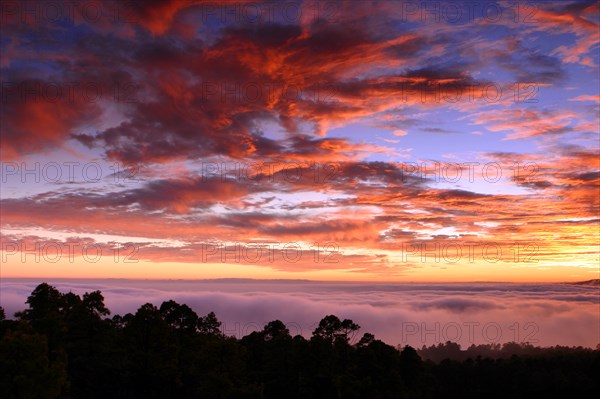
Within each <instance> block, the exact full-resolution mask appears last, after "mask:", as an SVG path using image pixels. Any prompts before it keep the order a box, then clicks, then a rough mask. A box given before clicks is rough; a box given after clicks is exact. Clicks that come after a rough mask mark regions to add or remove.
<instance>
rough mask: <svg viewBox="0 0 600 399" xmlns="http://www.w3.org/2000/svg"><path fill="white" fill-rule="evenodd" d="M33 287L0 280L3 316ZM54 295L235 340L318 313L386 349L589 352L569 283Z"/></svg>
mask: <svg viewBox="0 0 600 399" xmlns="http://www.w3.org/2000/svg"><path fill="white" fill-rule="evenodd" d="M40 282H41V281H39V280H30V279H3V280H2V281H1V282H0V306H2V307H3V308H4V309H5V311H6V314H7V316H8V317H12V315H13V314H14V312H16V311H19V310H22V309H25V308H26V304H25V301H26V299H27V297H28V296H29V294H30V293H31V291H32V290H33V289H34V288H35V286H36V285H37V284H39V283H40ZM46 282H48V283H49V284H52V285H54V286H55V287H57V288H58V289H59V290H60V291H62V292H68V291H72V292H74V293H76V294H83V293H85V292H89V291H94V290H101V291H102V293H103V295H104V297H105V302H106V305H107V306H108V308H109V309H110V310H111V311H112V314H121V315H123V314H125V313H128V312H131V313H134V312H135V310H136V309H137V308H138V307H139V306H140V305H142V304H144V303H146V302H150V303H153V304H155V305H157V306H160V304H161V302H162V301H166V300H169V299H173V300H175V301H177V302H179V303H185V304H187V305H189V306H190V307H191V308H192V309H194V310H195V311H196V312H197V313H198V314H199V315H205V314H207V313H208V312H211V311H214V312H215V313H216V314H217V317H218V318H219V320H221V321H222V323H223V324H222V330H223V332H224V333H225V334H227V335H234V336H237V337H242V336H244V335H247V334H249V333H250V332H252V331H256V330H260V329H262V327H263V326H264V324H265V323H267V322H268V321H271V320H275V319H279V320H281V321H283V322H284V323H286V325H287V326H288V328H289V330H290V333H291V334H292V335H295V334H302V335H303V336H305V337H310V335H311V333H312V331H313V330H314V329H315V327H316V326H317V324H318V322H319V320H321V318H323V317H324V316H326V315H328V314H335V315H337V316H338V317H340V318H349V319H352V320H354V321H355V322H356V323H358V324H359V325H360V326H361V329H360V331H359V332H358V333H357V334H356V335H355V336H354V337H353V341H356V340H358V339H359V338H360V336H362V334H363V333H364V332H370V333H373V334H375V336H376V337H377V338H379V339H381V340H383V341H385V342H387V343H389V344H391V345H412V346H415V347H421V346H422V345H431V344H437V343H439V342H446V341H448V340H450V341H455V342H459V343H460V344H461V345H462V346H463V347H466V346H469V345H470V344H485V343H504V342H509V341H517V342H531V343H532V344H535V345H540V346H553V345H569V346H580V345H581V346H587V347H596V345H597V344H599V343H600V295H599V294H600V288H599V287H589V286H578V285H570V284H508V283H460V284H454V283H451V284H449V283H444V284H442V283H436V284H430V283H426V284H423V283H397V284H396V283H393V284H376V283H330V282H310V281H293V280H288V281H281V280H278V281H261V280H198V281H189V280H169V281H158V280H155V281H150V280H68V279H62V280H60V279H59V280H57V279H54V280H52V279H50V280H48V281H46Z"/></svg>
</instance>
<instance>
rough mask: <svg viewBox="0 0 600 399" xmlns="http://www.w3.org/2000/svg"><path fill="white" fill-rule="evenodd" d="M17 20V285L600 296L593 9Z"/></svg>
mask: <svg viewBox="0 0 600 399" xmlns="http://www.w3.org/2000/svg"><path fill="white" fill-rule="evenodd" d="M0 7H1V8H0V17H1V38H0V50H1V55H0V72H1V82H0V83H1V85H0V88H1V93H0V94H1V101H2V107H1V110H0V117H1V125H0V132H1V145H0V156H1V172H2V173H1V177H2V189H1V193H0V205H1V208H0V216H1V221H0V227H1V237H0V238H1V243H2V245H1V248H0V252H1V253H0V255H1V256H2V265H1V269H0V274H1V276H0V277H2V279H7V278H34V279H37V280H40V279H57V278H72V279H87V278H97V279H111V278H117V279H150V280H153V279H156V280H168V279H218V278H249V279H308V280H318V281H332V282H333V281H338V282H340V281H341V282H358V281H362V282H383V283H400V282H422V283H425V282H437V283H456V282H513V283H534V282H535V283H553V282H572V281H582V280H590V279H597V278H599V277H600V269H599V262H600V256H599V239H600V230H599V229H600V225H599V221H600V215H599V211H600V202H599V198H600V195H599V194H600V185H599V183H600V160H599V157H598V155H599V152H600V141H599V136H598V135H599V100H600V82H599V70H598V65H599V63H600V52H599V51H600V46H599V42H600V41H599V19H600V11H599V6H598V3H597V2H594V1H561V2H538V3H515V2H501V1H500V2H483V1H475V2H460V1H459V2H416V1H415V2H413V1H397V2H391V1H390V2H383V1H379V2H371V1H343V2H329V1H317V2H314V1H302V2H281V3H273V2H266V3H260V2H244V1H237V2H231V3H228V4H227V5H225V6H224V5H220V4H218V3H215V2H200V1H195V0H189V1H188V0H179V1H167V0H165V1H144V2H142V1H135V2H121V1H118V2H117V1H103V2H99V1H96V0H93V1H87V0H83V1H79V2H77V4H76V5H73V3H72V2H61V1H43V2H32V1H18V2H17V1H10V0H7V1H3V2H2V4H1V6H0ZM37 280H36V281H37ZM6 287H7V286H6V285H5V286H4V288H3V291H5V290H6V289H7V288H6ZM440 295H441V294H440ZM496 300H497V298H493V299H490V300H489V301H490V304H492V303H495V302H494V301H496ZM394 301H396V299H394ZM588 305H589V304H588ZM588 305H586V306H588ZM415 306H417V305H415ZM490 306H492V305H490ZM553 306H554V305H553ZM565 306H566V305H565ZM595 306H597V304H595ZM494 309H495V308H494ZM511 309H512V308H511ZM588 311H589V309H588V308H586V310H585V312H588ZM588 320H589V319H588ZM548 328H550V327H548Z"/></svg>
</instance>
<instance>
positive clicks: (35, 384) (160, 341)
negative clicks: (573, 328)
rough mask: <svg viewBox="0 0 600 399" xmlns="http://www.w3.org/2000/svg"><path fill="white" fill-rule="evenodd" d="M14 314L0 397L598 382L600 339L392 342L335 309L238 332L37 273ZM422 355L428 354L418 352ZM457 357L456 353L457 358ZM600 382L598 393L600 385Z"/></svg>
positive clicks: (565, 389) (516, 393)
mask: <svg viewBox="0 0 600 399" xmlns="http://www.w3.org/2000/svg"><path fill="white" fill-rule="evenodd" d="M27 303H28V306H29V307H28V309H26V310H24V311H23V312H19V313H18V314H17V320H6V319H5V315H4V311H2V310H1V308H0V397H1V398H4V399H8V398H19V399H25V398H32V399H34V398H35V399H44V398H77V399H79V398H103V399H104V398H115V399H117V398H140V399H142V398H143V399H150V398H160V399H165V398H223V399H225V398H276V399H284V398H303V399H304V398H373V399H375V398H377V399H383V398H439V397H444V398H459V397H460V398H507V397H510V398H511V399H512V398H534V397H544V396H546V395H548V396H550V397H561V396H562V397H588V396H592V395H594V396H595V395H597V393H598V392H600V387H599V385H600V383H599V382H598V381H599V379H598V378H597V376H598V375H600V350H599V349H596V350H591V349H586V348H566V347H554V348H535V347H533V346H530V345H526V344H514V343H513V344H506V345H504V346H502V347H501V346H498V345H496V346H495V345H483V346H479V347H471V348H469V349H468V350H467V351H461V350H460V348H459V347H458V345H456V344H452V343H447V344H445V345H438V346H435V347H430V348H425V347H424V348H422V349H421V350H420V351H418V352H417V351H416V350H415V349H413V348H411V347H408V346H407V347H404V348H395V347H393V346H390V345H387V344H385V343H384V342H382V341H379V340H377V339H376V338H375V337H374V336H373V335H371V334H368V333H365V334H364V335H362V338H356V339H353V338H354V337H355V333H356V332H357V331H358V329H359V326H358V325H357V324H355V323H354V322H353V321H351V320H340V319H338V318H337V317H336V316H333V315H330V316H326V317H324V318H323V319H322V320H321V322H320V324H319V326H318V327H317V328H316V329H315V331H314V332H313V335H312V337H311V338H310V339H308V340H307V339H305V338H303V337H302V336H299V335H298V336H295V337H292V336H291V335H290V333H289V331H288V330H287V329H286V327H285V325H284V324H283V323H282V322H280V321H278V320H276V321H272V322H270V323H268V324H267V325H266V326H265V327H264V329H263V330H262V331H260V332H253V333H251V334H249V335H247V336H245V337H243V338H242V339H237V338H235V337H227V336H224V335H223V334H222V333H221V330H220V322H219V321H218V319H217V317H216V316H215V315H214V314H213V313H209V314H208V315H206V316H201V317H199V316H198V315H197V314H196V313H194V311H193V310H192V309H191V308H189V307H188V306H186V305H181V304H178V303H176V302H173V301H168V302H163V303H162V305H161V306H160V308H157V307H155V306H154V305H151V304H145V305H142V306H141V307H140V308H139V309H138V310H137V312H136V313H135V314H133V315H132V314H127V315H125V316H118V315H117V316H113V317H112V318H111V317H109V314H110V312H109V310H108V309H107V308H106V307H105V305H104V298H103V297H102V294H101V293H100V292H99V291H95V292H91V293H87V294H84V295H83V297H79V296H78V295H75V294H73V293H60V292H59V291H57V290H56V289H55V288H54V287H51V286H49V285H47V284H41V285H39V286H38V287H37V288H36V289H35V290H34V291H33V292H32V294H31V296H30V297H29V298H28V301H27ZM423 359H427V360H423ZM451 359H452V360H451ZM594 392H596V394H594Z"/></svg>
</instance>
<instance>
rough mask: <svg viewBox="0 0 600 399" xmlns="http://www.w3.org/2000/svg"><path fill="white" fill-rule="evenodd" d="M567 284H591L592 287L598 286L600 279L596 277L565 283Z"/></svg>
mask: <svg viewBox="0 0 600 399" xmlns="http://www.w3.org/2000/svg"><path fill="white" fill-rule="evenodd" d="M567 284H572V285H588V286H592V287H600V279H599V278H596V279H592V280H585V281H578V282H576V283H567Z"/></svg>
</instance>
